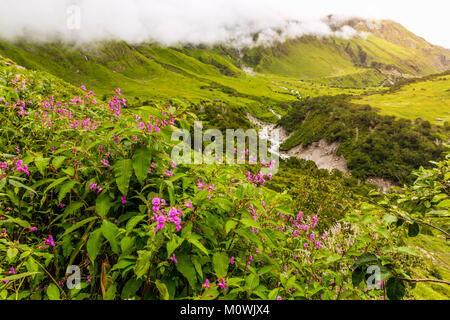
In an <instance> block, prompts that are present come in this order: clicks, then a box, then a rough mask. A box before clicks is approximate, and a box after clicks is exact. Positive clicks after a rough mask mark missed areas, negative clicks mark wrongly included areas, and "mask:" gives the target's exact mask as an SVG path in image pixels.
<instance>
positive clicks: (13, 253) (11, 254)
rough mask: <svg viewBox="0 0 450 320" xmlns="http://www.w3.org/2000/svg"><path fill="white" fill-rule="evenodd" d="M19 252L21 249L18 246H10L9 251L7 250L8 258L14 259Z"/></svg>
mask: <svg viewBox="0 0 450 320" xmlns="http://www.w3.org/2000/svg"><path fill="white" fill-rule="evenodd" d="M18 253H19V250H18V249H17V248H9V249H8V251H6V256H7V257H8V259H10V260H12V259H14V258H15V257H16V256H17V254H18Z"/></svg>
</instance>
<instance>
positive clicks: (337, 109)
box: [279, 95, 445, 183]
mask: <svg viewBox="0 0 450 320" xmlns="http://www.w3.org/2000/svg"><path fill="white" fill-rule="evenodd" d="M279 124H281V125H282V126H283V127H284V128H285V129H286V130H288V131H289V132H294V134H293V136H292V137H290V138H289V139H288V140H287V141H286V142H285V143H284V144H283V145H282V146H281V149H282V150H289V149H291V148H293V147H295V146H297V145H299V144H302V145H303V146H304V147H306V146H308V145H310V144H311V143H313V142H316V141H319V140H321V139H326V140H327V142H329V143H331V142H340V146H339V149H338V154H340V155H343V156H344V157H345V158H346V159H347V161H348V163H347V165H348V168H349V169H350V170H351V172H352V174H353V176H354V177H356V178H359V179H363V180H366V179H367V178H370V177H380V178H385V179H388V180H391V181H394V182H401V183H404V182H411V181H412V176H411V174H410V173H411V171H412V170H415V169H417V168H418V167H420V166H427V165H428V163H429V161H431V160H434V159H439V158H440V157H441V156H442V154H443V152H444V150H445V147H444V146H442V145H437V144H436V140H440V136H439V133H443V132H442V131H443V129H441V128H438V127H432V126H430V125H429V123H428V125H426V123H424V122H421V121H417V122H416V123H412V122H411V121H409V120H404V119H398V120H396V119H395V118H394V117H390V116H382V115H379V114H378V113H376V112H375V111H374V110H372V109H371V108H370V107H369V106H357V105H354V104H352V103H350V102H348V96H345V95H341V96H336V97H327V96H324V97H319V98H314V99H306V100H303V101H299V102H296V103H293V104H292V108H291V111H290V113H289V114H288V115H286V116H285V117H283V118H282V119H281V120H280V121H279Z"/></svg>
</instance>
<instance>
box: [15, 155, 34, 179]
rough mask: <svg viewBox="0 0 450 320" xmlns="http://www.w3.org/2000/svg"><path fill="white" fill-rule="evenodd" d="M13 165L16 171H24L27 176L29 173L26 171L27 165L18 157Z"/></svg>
mask: <svg viewBox="0 0 450 320" xmlns="http://www.w3.org/2000/svg"><path fill="white" fill-rule="evenodd" d="M15 165H16V170H17V171H19V172H23V173H26V174H27V175H28V176H29V175H30V172H29V171H28V166H27V165H26V164H25V163H23V161H22V160H20V159H19V160H17V161H16V163H15Z"/></svg>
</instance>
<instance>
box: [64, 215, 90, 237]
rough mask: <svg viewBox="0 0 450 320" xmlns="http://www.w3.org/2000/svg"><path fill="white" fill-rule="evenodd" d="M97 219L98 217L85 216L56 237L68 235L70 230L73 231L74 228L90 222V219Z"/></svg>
mask: <svg viewBox="0 0 450 320" xmlns="http://www.w3.org/2000/svg"><path fill="white" fill-rule="evenodd" d="M97 219H98V218H97V217H89V218H86V219H84V220H81V221H79V222H77V223H75V224H74V225H73V226H71V227H70V228H67V229H66V231H65V232H64V233H63V234H62V235H61V236H59V238H58V239H61V238H63V237H64V236H65V235H68V234H69V233H71V232H73V231H75V230H77V229H79V228H81V227H82V226H84V225H85V224H86V223H89V222H91V221H93V220H97Z"/></svg>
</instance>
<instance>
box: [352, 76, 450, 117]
mask: <svg viewBox="0 0 450 320" xmlns="http://www.w3.org/2000/svg"><path fill="white" fill-rule="evenodd" d="M354 102H357V103H361V104H369V105H371V106H372V107H375V108H378V109H380V112H381V113H382V114H389V115H395V116H397V117H401V118H407V119H411V120H415V119H416V118H422V119H424V120H428V121H430V122H432V123H435V124H442V121H438V120H437V119H442V120H443V121H449V122H450V76H442V77H437V78H436V79H431V80H427V81H423V82H418V83H412V84H409V85H406V86H404V87H402V88H401V89H400V90H399V91H396V92H394V93H379V94H374V95H369V96H366V97H363V98H362V99H360V100H355V101H354Z"/></svg>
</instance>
